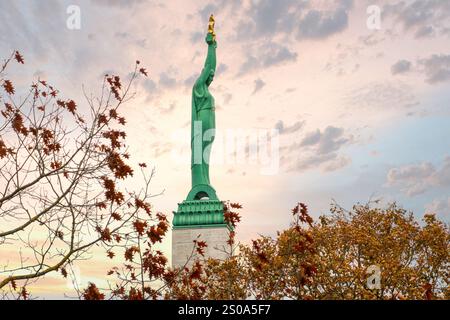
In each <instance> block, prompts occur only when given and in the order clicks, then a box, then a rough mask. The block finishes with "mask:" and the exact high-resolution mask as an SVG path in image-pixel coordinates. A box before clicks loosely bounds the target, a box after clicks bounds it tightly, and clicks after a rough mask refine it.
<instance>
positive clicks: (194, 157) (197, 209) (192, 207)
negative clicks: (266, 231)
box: [173, 15, 230, 229]
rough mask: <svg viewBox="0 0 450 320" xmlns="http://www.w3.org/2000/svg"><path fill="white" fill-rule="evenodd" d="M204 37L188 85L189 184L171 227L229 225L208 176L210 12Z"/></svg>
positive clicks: (212, 58) (211, 106) (212, 70)
mask: <svg viewBox="0 0 450 320" xmlns="http://www.w3.org/2000/svg"><path fill="white" fill-rule="evenodd" d="M205 41H206V43H207V45H208V52H207V55H206V60H205V64H204V67H203V69H202V72H201V74H200V76H199V77H198V79H197V81H196V82H195V84H194V87H193V88H192V119H191V177H192V188H191V191H190V192H189V194H188V196H187V197H186V200H184V201H183V202H182V203H179V204H178V210H177V211H174V218H173V226H174V229H179V228H189V227H197V228H198V227H200V228H208V227H218V226H227V227H229V226H228V225H227V224H226V223H225V220H224V215H223V214H224V204H223V202H222V201H220V200H219V199H218V197H217V195H216V191H215V190H214V188H213V187H212V185H211V182H210V179H209V159H210V154H211V146H212V143H213V142H214V134H215V131H214V130H215V128H216V121H215V107H214V97H213V96H212V95H211V93H210V92H209V86H210V84H211V83H212V81H213V79H214V74H215V70H216V48H217V43H216V36H215V33H214V17H213V16H212V15H211V17H210V19H209V26H208V33H207V35H206V38H205ZM229 228H230V227H229Z"/></svg>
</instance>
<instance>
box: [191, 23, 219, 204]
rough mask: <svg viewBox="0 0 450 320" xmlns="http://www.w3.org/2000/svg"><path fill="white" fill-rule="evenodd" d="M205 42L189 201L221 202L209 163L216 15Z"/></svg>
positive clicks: (195, 96)
mask: <svg viewBox="0 0 450 320" xmlns="http://www.w3.org/2000/svg"><path fill="white" fill-rule="evenodd" d="M205 40H206V43H207V44H208V54H207V56H206V61H205V66H204V67H203V70H202V72H201V74H200V76H199V77H198V79H197V81H196V82H195V84H194V87H193V88H192V122H191V174H192V189H191V191H190V192H189V195H188V197H187V199H186V200H199V199H202V198H208V199H210V200H217V195H216V192H215V190H214V188H213V187H212V186H211V183H210V180H209V160H210V155H211V146H212V143H213V141H214V135H215V128H216V119H215V107H214V97H213V96H212V95H211V93H210V92H209V89H208V88H209V86H210V84H211V83H212V81H213V79H214V73H215V70H216V48H217V43H216V35H215V33H214V17H213V15H211V17H210V18H209V27H208V33H207V35H206V39H205Z"/></svg>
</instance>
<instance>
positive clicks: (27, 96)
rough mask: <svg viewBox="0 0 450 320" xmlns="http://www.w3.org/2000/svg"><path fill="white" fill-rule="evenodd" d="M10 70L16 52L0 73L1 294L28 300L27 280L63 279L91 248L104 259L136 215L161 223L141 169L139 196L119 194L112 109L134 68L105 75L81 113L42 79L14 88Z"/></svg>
mask: <svg viewBox="0 0 450 320" xmlns="http://www.w3.org/2000/svg"><path fill="white" fill-rule="evenodd" d="M14 62H16V63H18V64H24V63H25V60H24V58H23V57H22V55H21V54H20V53H19V52H17V51H15V52H13V54H12V55H11V56H10V57H9V58H8V59H6V60H5V61H4V62H3V64H2V65H1V66H0V87H1V89H0V111H1V115H0V117H1V118H2V120H1V122H0V252H1V254H0V259H1V260H0V263H1V265H0V295H3V296H5V297H6V296H19V297H22V298H28V292H27V285H28V284H29V283H30V282H32V281H35V280H36V279H39V278H41V277H43V276H45V275H46V274H48V273H50V272H56V271H59V272H61V274H62V276H64V277H66V276H67V270H66V266H67V265H69V264H71V263H73V262H74V261H76V260H77V259H80V258H83V257H84V256H85V254H86V253H87V252H89V250H90V248H91V247H92V246H93V245H94V244H98V245H101V246H104V247H105V250H107V252H108V254H112V251H111V250H110V249H111V248H112V247H114V246H117V245H118V244H121V243H126V241H127V239H126V237H127V234H128V230H131V229H135V230H136V231H137V232H140V230H141V229H140V226H139V224H140V223H141V219H142V217H141V216H142V215H143V214H145V215H146V218H145V224H146V226H150V225H151V224H152V223H153V221H155V222H156V224H158V223H160V222H161V221H164V219H165V218H164V216H163V215H162V214H159V215H157V216H155V217H153V216H152V212H151V211H150V204H149V202H148V201H149V199H150V197H151V196H152V195H151V194H150V192H149V184H150V181H151V177H152V174H150V175H149V174H148V173H147V172H146V168H145V167H146V165H145V164H144V163H141V164H140V165H139V169H140V171H141V173H142V175H143V178H141V181H144V183H143V185H142V188H137V189H136V190H129V189H125V187H124V182H125V180H127V179H131V178H132V177H133V175H134V174H135V169H133V168H132V166H131V165H130V164H129V161H130V160H129V158H130V155H129V154H128V152H127V148H126V145H125V138H126V133H125V131H124V130H123V126H125V124H126V121H125V118H124V117H123V116H121V115H120V113H119V109H120V107H121V106H122V105H123V104H124V103H126V102H127V101H128V100H129V99H130V98H132V97H133V95H134V93H133V92H131V90H130V88H131V85H132V83H133V81H134V80H135V79H136V78H137V77H138V76H139V75H141V74H142V75H145V76H146V75H147V73H146V70H145V69H144V68H142V67H141V66H140V62H139V61H136V64H135V67H134V71H133V72H132V73H131V77H130V78H129V81H127V82H126V83H123V82H122V80H121V78H120V77H119V76H117V75H105V76H104V78H103V83H102V86H101V94H100V96H98V97H95V98H94V97H93V96H92V95H89V94H87V93H84V95H85V98H86V99H85V100H86V103H84V104H83V108H82V109H80V107H79V105H78V103H77V102H75V101H74V100H72V99H70V98H67V97H64V96H63V95H62V94H61V93H60V92H59V91H58V90H57V89H56V88H55V87H54V86H52V85H51V84H50V83H48V82H47V81H46V80H44V79H37V80H35V81H33V82H32V83H31V86H30V87H28V88H16V87H15V86H14V82H13V80H12V79H11V75H9V74H8V73H7V70H8V67H9V66H10V65H11V64H12V63H14ZM82 110H84V111H86V112H82ZM153 219H154V220H153ZM124 245H125V244H124ZM125 246H126V245H125ZM126 249H127V250H131V249H129V248H126Z"/></svg>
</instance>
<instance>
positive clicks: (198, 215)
mask: <svg viewBox="0 0 450 320" xmlns="http://www.w3.org/2000/svg"><path fill="white" fill-rule="evenodd" d="M223 206H224V205H223V202H222V201H219V200H193V201H189V200H185V201H183V202H181V203H179V204H178V211H176V212H174V214H175V215H174V218H173V226H174V228H182V227H194V226H195V227H218V226H226V225H227V224H226V223H225V220H224V216H223V211H224V210H223Z"/></svg>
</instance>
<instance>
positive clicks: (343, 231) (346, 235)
mask: <svg viewBox="0 0 450 320" xmlns="http://www.w3.org/2000/svg"><path fill="white" fill-rule="evenodd" d="M312 236H313V238H314V241H315V243H316V250H317V254H316V255H315V257H314V258H315V265H316V266H317V268H318V272H317V274H316V276H315V279H314V282H313V283H312V284H311V285H310V286H309V289H310V295H311V296H312V297H313V298H314V299H442V298H446V299H448V298H449V283H448V279H449V278H448V270H449V261H450V259H449V258H450V256H449V249H450V247H449V241H450V234H449V228H448V226H447V225H446V224H444V223H443V222H441V221H439V220H438V219H437V218H436V216H435V215H433V214H426V215H425V216H424V218H423V221H422V222H421V223H419V221H417V220H416V218H415V216H414V214H413V213H411V212H408V211H406V210H405V209H403V208H401V207H399V206H398V205H397V204H395V203H392V204H389V205H387V206H386V207H380V206H378V205H377V204H374V203H368V204H365V205H355V206H354V207H353V208H352V209H351V210H345V209H344V208H342V207H341V206H338V205H337V204H334V205H333V206H332V208H331V214H330V215H325V216H322V217H320V221H319V222H318V223H317V224H315V225H314V226H313V228H312ZM376 270H379V271H380V273H379V276H380V282H379V288H377V286H375V287H374V286H371V285H368V278H369V277H370V276H371V275H373V273H374V272H375V271H376ZM369 280H370V279H369Z"/></svg>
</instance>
